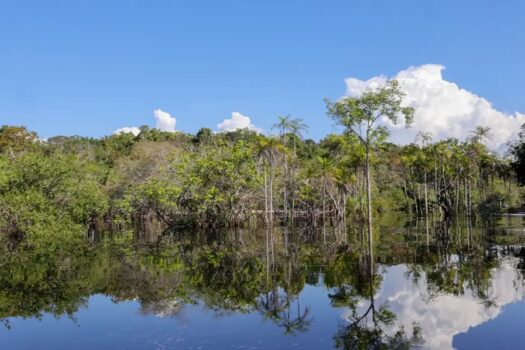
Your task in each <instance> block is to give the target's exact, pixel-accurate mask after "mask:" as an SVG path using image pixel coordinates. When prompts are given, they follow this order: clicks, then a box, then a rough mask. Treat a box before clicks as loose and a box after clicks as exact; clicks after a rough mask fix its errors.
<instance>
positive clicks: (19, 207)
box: [0, 117, 525, 237]
mask: <svg viewBox="0 0 525 350" xmlns="http://www.w3.org/2000/svg"><path fill="white" fill-rule="evenodd" d="M276 128H277V129H278V130H279V135H278V136H275V137H274V136H265V135H262V134H258V133H256V132H254V131H249V130H238V131H234V132H227V133H213V132H212V131H211V130H210V129H206V128H203V129H201V130H200V131H199V132H198V133H197V134H196V135H191V134H186V133H182V132H175V133H170V132H162V131H159V130H156V129H150V128H148V127H146V126H143V127H142V128H141V132H140V134H138V135H137V136H134V135H133V134H130V133H123V134H120V135H112V136H108V137H103V138H101V139H93V138H85V137H78V136H73V137H64V136H57V137H52V138H50V139H47V140H45V141H42V140H40V139H39V138H38V136H37V135H36V133H34V132H31V131H28V130H27V129H26V128H24V127H17V126H3V127H2V128H0V230H2V231H4V232H8V233H9V234H10V235H13V236H19V237H23V236H25V235H30V236H31V237H36V236H38V235H44V234H45V235H49V234H54V233H56V234H63V233H64V232H70V231H72V230H71V228H76V229H78V230H84V231H85V227H86V225H88V226H94V225H100V224H101V223H103V222H105V223H106V224H108V225H109V224H116V223H126V222H127V223H135V224H139V225H146V224H148V222H154V221H161V222H163V223H164V224H165V225H166V226H170V227H173V226H177V225H198V226H210V225H214V226H224V225H232V226H233V225H241V224H244V223H246V222H248V221H250V220H251V221H254V220H261V221H263V220H264V221H267V222H271V223H277V222H292V221H294V220H299V219H300V220H309V221H311V223H312V224H313V225H316V224H318V223H320V222H321V221H325V222H332V221H339V222H341V221H343V222H344V221H345V220H347V219H348V217H351V218H352V220H361V221H363V222H364V221H366V218H365V217H366V213H367V208H366V205H367V201H366V193H367V186H366V171H365V170H366V148H365V145H364V144H363V143H362V142H361V141H360V140H359V138H358V137H357V136H356V135H355V134H352V133H344V134H330V135H328V136H326V137H325V138H323V139H322V140H320V141H319V142H315V141H313V140H310V139H304V137H303V136H304V134H305V132H306V125H304V124H303V123H302V121H301V120H298V119H292V118H290V117H281V118H280V119H279V121H278V123H277V124H276ZM524 130H525V129H524ZM488 133H489V130H487V129H483V128H478V129H476V130H475V132H474V133H473V137H472V138H471V139H469V140H467V141H464V142H460V141H459V140H457V139H448V140H444V141H439V142H435V143H432V142H431V137H430V135H427V134H424V135H420V137H419V139H418V140H416V141H417V142H414V143H412V144H410V145H407V146H398V145H394V144H391V143H387V142H381V143H376V144H374V145H373V146H372V149H371V151H370V159H369V162H370V168H371V191H372V193H373V194H374V196H373V198H374V200H373V211H374V212H384V211H390V210H403V211H406V212H407V213H409V214H410V215H412V216H413V217H416V216H424V215H441V216H453V215H458V214H466V215H474V214H475V213H478V212H480V211H482V212H485V213H496V212H498V211H502V210H507V209H509V208H511V207H517V206H520V205H522V200H523V196H522V195H523V191H522V190H521V189H520V188H519V187H518V180H520V181H523V172H521V171H522V170H520V169H521V168H519V167H520V166H523V165H522V164H523V162H524V161H523V159H524V158H523V153H524V152H523V151H522V150H523V148H524V146H523V144H524V143H523V141H524V138H525V132H523V133H522V134H521V139H520V140H518V142H516V144H515V145H513V146H511V148H510V150H511V152H512V153H513V154H514V155H515V157H514V158H513V159H511V158H508V157H507V158H502V157H499V156H497V155H495V154H494V153H491V152H490V151H489V150H488V149H487V147H486V146H485V145H484V140H485V138H486V137H488ZM520 152H521V153H520ZM520 162H521V163H520ZM73 231H74V230H73Z"/></svg>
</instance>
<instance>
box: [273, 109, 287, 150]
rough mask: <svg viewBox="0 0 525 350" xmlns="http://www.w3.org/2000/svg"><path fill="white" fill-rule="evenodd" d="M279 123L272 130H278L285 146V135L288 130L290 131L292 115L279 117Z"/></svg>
mask: <svg viewBox="0 0 525 350" xmlns="http://www.w3.org/2000/svg"><path fill="white" fill-rule="evenodd" d="M277 118H279V121H278V122H277V123H275V124H274V125H272V129H278V130H279V136H280V137H281V142H282V143H283V144H284V134H285V133H286V130H289V129H290V126H291V122H292V119H291V117H290V115H289V114H288V115H285V116H279V117H277Z"/></svg>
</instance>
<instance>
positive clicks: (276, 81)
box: [0, 0, 525, 148]
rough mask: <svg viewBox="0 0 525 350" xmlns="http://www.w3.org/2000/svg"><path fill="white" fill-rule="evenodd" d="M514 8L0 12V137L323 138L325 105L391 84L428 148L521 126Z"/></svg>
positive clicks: (233, 4)
mask: <svg viewBox="0 0 525 350" xmlns="http://www.w3.org/2000/svg"><path fill="white" fill-rule="evenodd" d="M524 65H525V1H522V0H514V1H513V0H506V1H496V0H490V1H489V0H475V1H474V0H462V1H457V0H454V1H449V0H425V1H421V0H398V1H391V0H376V1H373V0H341V1H335V0H324V1H320V0H319V1H310V0H297V1H293V0H289V1H285V0H279V1H273V0H266V1H231V0H222V1H212V0H210V1H200V0H191V1H189V0H188V1H176V0H172V1H160V0H150V1H131V0H127V1H111V0H104V1H97V0H91V1H75V0H69V1H56V0H55V1H53V0H48V1H24V0H12V1H9V0H3V1H0V124H14V125H25V126H26V127H28V128H29V129H31V130H34V131H37V132H38V134H39V135H40V136H41V137H43V138H46V137H50V136H54V135H82V136H93V137H100V136H103V135H109V134H111V133H113V132H114V131H115V130H118V129H121V128H128V129H121V130H124V131H130V132H133V130H136V129H133V128H136V127H139V126H140V125H144V124H147V125H150V126H151V127H158V128H161V129H163V130H168V131H172V130H181V131H184V132H190V133H195V132H196V131H197V130H198V129H199V128H200V127H209V128H211V129H213V130H217V131H219V130H232V129H235V128H237V127H249V128H252V129H256V130H259V131H263V132H271V126H272V125H273V124H274V123H275V121H276V119H277V116H279V115H288V114H290V115H292V116H293V117H296V118H302V119H303V120H304V121H305V122H306V123H307V124H308V125H309V127H310V131H309V134H308V135H307V136H308V137H311V138H313V139H320V138H322V137H323V136H324V135H326V134H327V133H330V132H334V131H336V130H337V128H336V127H335V126H334V124H333V121H331V120H330V119H328V118H327V117H326V108H325V104H324V102H323V98H329V99H331V100H335V99H338V98H340V97H341V96H343V95H352V94H355V93H358V92H359V91H362V90H363V89H365V88H368V87H370V86H374V84H376V83H377V82H379V83H380V82H381V81H384V80H385V79H387V78H398V79H400V80H403V81H402V84H401V85H402V86H403V87H405V88H406V89H408V90H409V91H408V93H407V99H408V100H410V101H412V102H411V105H413V106H414V107H416V108H417V109H418V110H420V112H419V114H418V112H416V122H415V123H414V127H413V128H412V130H411V131H410V132H409V133H407V132H406V131H404V130H400V129H398V128H393V129H392V130H393V139H394V140H395V141H397V142H402V143H403V142H411V141H413V140H412V138H413V136H414V134H415V133H416V132H417V131H431V132H432V133H433V134H434V135H435V136H436V137H437V138H442V137H447V136H454V137H460V138H462V137H467V136H468V133H469V131H470V130H471V129H473V128H474V127H475V126H476V125H477V124H483V125H482V126H490V127H491V128H492V129H493V139H492V141H490V142H491V146H492V147H493V148H501V147H502V145H503V144H504V143H505V142H506V139H508V138H512V137H513V136H514V135H515V133H516V132H517V130H518V129H519V126H520V125H521V124H520V122H521V123H522V118H524V119H523V122H525V116H524V115H523V114H524V113H525V69H524Z"/></svg>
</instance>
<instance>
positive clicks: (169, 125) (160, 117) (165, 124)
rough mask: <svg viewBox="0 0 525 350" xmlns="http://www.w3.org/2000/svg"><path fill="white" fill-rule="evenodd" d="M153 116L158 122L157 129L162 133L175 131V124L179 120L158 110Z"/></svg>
mask: <svg viewBox="0 0 525 350" xmlns="http://www.w3.org/2000/svg"><path fill="white" fill-rule="evenodd" d="M153 115H154V116H155V120H156V121H157V123H156V125H155V127H156V128H157V129H159V130H162V131H170V132H174V131H175V124H176V123H177V119H175V118H174V117H172V116H171V114H169V113H168V112H165V111H163V110H161V109H156V110H154V111H153Z"/></svg>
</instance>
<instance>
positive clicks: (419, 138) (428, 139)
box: [415, 131, 433, 146]
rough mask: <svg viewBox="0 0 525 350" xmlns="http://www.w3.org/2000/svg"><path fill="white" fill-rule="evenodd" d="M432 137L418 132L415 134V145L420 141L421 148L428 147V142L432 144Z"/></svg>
mask: <svg viewBox="0 0 525 350" xmlns="http://www.w3.org/2000/svg"><path fill="white" fill-rule="evenodd" d="M432 137H433V135H432V133H431V132H425V131H420V132H418V133H417V135H416V139H415V141H416V143H417V142H419V141H421V144H422V145H423V146H428V145H429V144H430V142H432Z"/></svg>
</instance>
